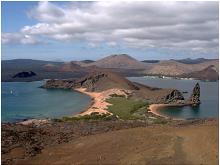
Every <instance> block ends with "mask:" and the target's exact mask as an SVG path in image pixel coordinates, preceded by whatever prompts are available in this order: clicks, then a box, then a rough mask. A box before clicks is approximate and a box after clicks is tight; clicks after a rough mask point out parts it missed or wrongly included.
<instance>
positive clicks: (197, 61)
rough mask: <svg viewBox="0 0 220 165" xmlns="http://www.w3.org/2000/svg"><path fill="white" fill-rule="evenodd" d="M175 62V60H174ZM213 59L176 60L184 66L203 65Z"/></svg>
mask: <svg viewBox="0 0 220 165" xmlns="http://www.w3.org/2000/svg"><path fill="white" fill-rule="evenodd" d="M173 60H175V59H173ZM212 60H213V59H206V58H196V59H191V58H185V59H181V60H175V61H177V62H181V63H183V64H199V63H203V62H206V61H212Z"/></svg>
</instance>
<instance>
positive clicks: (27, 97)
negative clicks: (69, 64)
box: [1, 81, 91, 122]
mask: <svg viewBox="0 0 220 165" xmlns="http://www.w3.org/2000/svg"><path fill="white" fill-rule="evenodd" d="M42 84H43V81H35V82H2V84H1V87H2V91H1V96H2V98H1V99H2V100H1V103H2V105H1V119H2V122H15V121H21V120H24V119H29V118H59V117H62V116H67V115H72V114H77V113H79V112H81V111H83V110H85V109H86V107H87V106H89V104H90V101H91V100H90V98H89V97H88V96H87V95H84V94H81V93H78V92H73V91H70V90H61V89H49V90H47V89H42V88H39V86H41V85H42Z"/></svg>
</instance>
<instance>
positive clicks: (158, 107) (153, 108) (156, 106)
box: [148, 104, 190, 120]
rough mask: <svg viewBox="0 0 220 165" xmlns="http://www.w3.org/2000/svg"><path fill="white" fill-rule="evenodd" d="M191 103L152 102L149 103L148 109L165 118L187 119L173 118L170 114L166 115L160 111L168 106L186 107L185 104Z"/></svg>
mask: <svg viewBox="0 0 220 165" xmlns="http://www.w3.org/2000/svg"><path fill="white" fill-rule="evenodd" d="M189 105H190V104H151V105H149V107H148V109H149V110H150V111H149V112H151V113H153V114H154V115H156V116H159V117H163V118H165V119H170V118H171V119H172V120H186V119H184V118H173V117H170V116H166V115H163V114H161V113H160V111H161V110H163V109H164V108H167V107H184V106H189Z"/></svg>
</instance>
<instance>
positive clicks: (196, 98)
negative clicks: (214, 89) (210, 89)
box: [189, 83, 200, 106]
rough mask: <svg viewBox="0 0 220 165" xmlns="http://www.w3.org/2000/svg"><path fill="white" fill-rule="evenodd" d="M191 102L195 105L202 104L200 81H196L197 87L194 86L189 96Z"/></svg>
mask: <svg viewBox="0 0 220 165" xmlns="http://www.w3.org/2000/svg"><path fill="white" fill-rule="evenodd" d="M189 102H190V103H191V104H192V105H193V106H197V105H199V104H200V86H199V83H196V85H195V87H194V88H193V91H192V94H191V96H190V98H189Z"/></svg>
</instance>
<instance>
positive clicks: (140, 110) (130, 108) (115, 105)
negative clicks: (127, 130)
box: [106, 97, 149, 120]
mask: <svg viewBox="0 0 220 165" xmlns="http://www.w3.org/2000/svg"><path fill="white" fill-rule="evenodd" d="M106 101H107V102H109V103H110V104H112V105H110V106H108V111H109V112H112V113H113V114H114V115H116V116H118V117H119V118H120V119H125V120H126V119H128V120H130V119H144V114H145V113H146V112H147V111H146V110H147V106H148V105H149V104H148V103H147V102H145V101H136V100H132V99H127V98H125V97H112V98H110V99H107V100H106Z"/></svg>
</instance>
